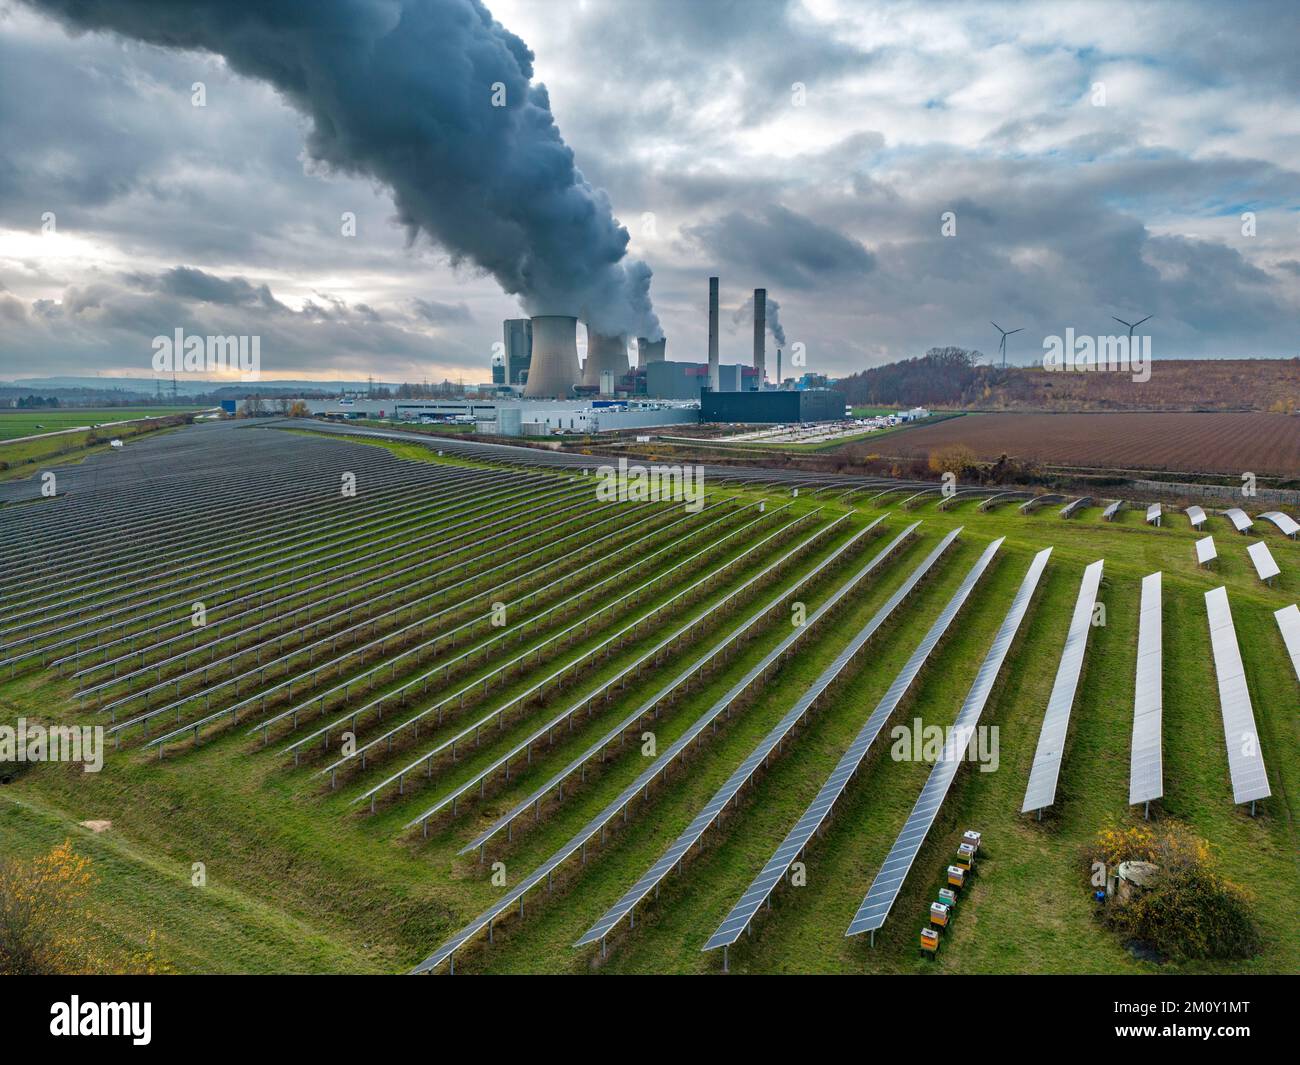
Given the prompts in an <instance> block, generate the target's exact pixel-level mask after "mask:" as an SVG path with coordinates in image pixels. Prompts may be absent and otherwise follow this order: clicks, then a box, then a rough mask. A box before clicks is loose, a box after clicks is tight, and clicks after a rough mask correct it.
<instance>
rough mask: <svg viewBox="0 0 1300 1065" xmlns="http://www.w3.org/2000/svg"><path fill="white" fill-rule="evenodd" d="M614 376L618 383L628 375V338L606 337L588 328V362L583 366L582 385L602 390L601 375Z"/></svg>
mask: <svg viewBox="0 0 1300 1065" xmlns="http://www.w3.org/2000/svg"><path fill="white" fill-rule="evenodd" d="M603 373H608V374H613V375H614V380H615V381H617V380H618V379H619V378H621V377H622V376H623V375H624V374H625V373H627V337H626V336H606V335H605V334H604V333H597V332H596V331H595V330H594V329H592V328H591V327H590V326H588V327H587V361H586V362H585V363H583V365H582V383H583V384H584V385H591V386H593V387H595V388H600V387H601V383H600V375H601V374H603Z"/></svg>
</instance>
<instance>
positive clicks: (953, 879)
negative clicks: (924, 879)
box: [948, 865, 966, 887]
mask: <svg viewBox="0 0 1300 1065" xmlns="http://www.w3.org/2000/svg"><path fill="white" fill-rule="evenodd" d="M948 883H949V884H951V885H952V886H953V887H961V886H962V885H963V884H964V883H966V870H965V869H963V868H962V867H961V866H959V865H950V866H948Z"/></svg>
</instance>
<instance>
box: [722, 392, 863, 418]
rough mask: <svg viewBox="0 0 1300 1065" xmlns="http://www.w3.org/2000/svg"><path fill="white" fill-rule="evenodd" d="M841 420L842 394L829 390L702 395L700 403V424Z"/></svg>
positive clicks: (842, 410)
mask: <svg viewBox="0 0 1300 1065" xmlns="http://www.w3.org/2000/svg"><path fill="white" fill-rule="evenodd" d="M844 416H845V415H844V393H843V392H839V391H836V390H834V389H830V388H809V389H804V390H802V391H798V392H795V391H784V390H775V389H769V390H766V391H763V392H705V393H704V395H703V396H702V397H701V400H700V421H702V422H828V421H836V420H839V419H842V418H843V417H844Z"/></svg>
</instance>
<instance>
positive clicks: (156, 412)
mask: <svg viewBox="0 0 1300 1065" xmlns="http://www.w3.org/2000/svg"><path fill="white" fill-rule="evenodd" d="M197 409H198V408H197V407H99V408H94V409H91V408H84V409H83V408H79V407H73V408H68V407H55V408H53V409H50V410H9V411H3V410H0V443H3V442H4V441H6V440H12V439H14V438H15V437H21V436H38V435H40V434H42V433H57V432H60V431H62V430H64V429H75V428H77V427H78V426H83V425H87V426H88V425H100V424H103V423H107V422H121V421H130V420H132V419H136V418H162V417H166V416H167V415H169V414H185V413H186V412H188V411H192V410H197ZM3 454H4V452H3V450H0V456H3Z"/></svg>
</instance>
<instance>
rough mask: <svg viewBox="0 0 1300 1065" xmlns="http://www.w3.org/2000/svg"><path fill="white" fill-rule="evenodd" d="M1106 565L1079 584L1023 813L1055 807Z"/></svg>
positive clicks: (1096, 565) (1091, 568)
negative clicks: (1084, 656) (1066, 740)
mask: <svg viewBox="0 0 1300 1065" xmlns="http://www.w3.org/2000/svg"><path fill="white" fill-rule="evenodd" d="M1101 570H1102V563H1101V561H1100V560H1099V561H1097V562H1094V563H1092V565H1090V566H1089V567H1088V568H1087V569H1085V570H1084V571H1083V580H1082V581H1081V582H1080V584H1079V597H1078V598H1077V599H1076V600H1075V602H1074V616H1073V617H1072V618H1071V619H1070V629H1069V632H1067V633H1066V636H1065V650H1064V651H1062V652H1061V664H1060V665H1059V666H1058V667H1057V670H1056V681H1055V683H1054V684H1053V685H1052V694H1051V697H1050V698H1049V699H1048V700H1047V712H1046V713H1045V714H1044V715H1043V728H1042V731H1041V732H1040V733H1039V734H1038V749H1037V750H1036V751H1035V752H1034V764H1033V766H1032V767H1031V768H1030V770H1029V786H1028V787H1027V788H1026V789H1025V801H1024V805H1023V806H1021V807H1020V812H1021V813H1022V814H1023V813H1030V812H1031V811H1034V810H1041V809H1044V808H1045V807H1048V806H1051V805H1052V803H1053V802H1055V801H1056V781H1057V778H1058V777H1059V776H1060V773H1061V758H1062V757H1063V755H1064V754H1065V738H1066V735H1067V734H1068V732H1069V730H1070V708H1071V707H1072V706H1073V705H1074V693H1075V689H1076V688H1077V687H1078V684H1079V673H1080V671H1081V670H1082V669H1083V654H1084V652H1085V651H1086V650H1087V648H1088V634H1089V633H1090V632H1091V631H1092V610H1093V606H1094V605H1095V604H1096V601H1097V588H1098V586H1099V585H1100V584H1101Z"/></svg>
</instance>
